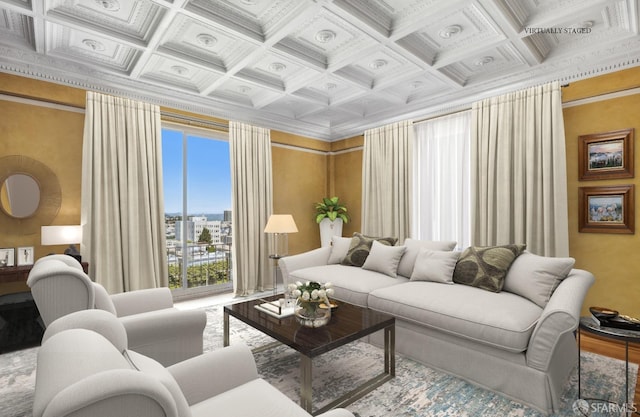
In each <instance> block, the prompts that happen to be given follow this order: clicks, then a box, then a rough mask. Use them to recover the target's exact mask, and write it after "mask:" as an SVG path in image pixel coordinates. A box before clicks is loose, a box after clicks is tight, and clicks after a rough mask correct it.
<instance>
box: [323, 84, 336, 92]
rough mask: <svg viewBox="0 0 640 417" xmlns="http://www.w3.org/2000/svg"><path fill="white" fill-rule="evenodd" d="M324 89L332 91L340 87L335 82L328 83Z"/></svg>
mask: <svg viewBox="0 0 640 417" xmlns="http://www.w3.org/2000/svg"><path fill="white" fill-rule="evenodd" d="M322 88H323V89H325V90H327V91H330V90H335V89H336V88H338V84H335V83H326V84H325V85H324V86H323V87H322Z"/></svg>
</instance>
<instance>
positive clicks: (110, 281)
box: [81, 92, 168, 293]
mask: <svg viewBox="0 0 640 417" xmlns="http://www.w3.org/2000/svg"><path fill="white" fill-rule="evenodd" d="M84 123H85V124H84V140H83V154H82V208H81V217H82V225H83V236H82V253H83V257H84V258H85V259H87V260H88V262H89V268H90V276H91V277H92V278H93V279H95V281H96V282H98V283H100V284H102V285H103V286H104V287H105V288H106V289H107V291H108V292H109V293H118V292H123V291H132V290H138V289H144V288H154V287H164V286H167V285H168V272H167V254H166V244H165V232H164V197H163V192H162V140H161V127H160V109H159V107H158V106H155V105H151V104H147V103H141V102H137V101H133V100H129V99H125V98H120V97H113V96H107V95H103V94H99V93H94V92H88V93H87V102H86V113H85V122H84Z"/></svg>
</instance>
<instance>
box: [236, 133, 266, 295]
mask: <svg viewBox="0 0 640 417" xmlns="http://www.w3.org/2000/svg"><path fill="white" fill-rule="evenodd" d="M229 152H230V154H231V189H232V197H231V200H232V224H233V230H232V239H233V254H232V256H233V268H234V274H233V288H234V293H235V295H236V296H244V295H249V294H252V293H254V292H257V291H264V290H267V289H272V288H274V286H275V284H276V283H275V282H274V276H273V275H272V274H271V273H269V254H268V238H267V235H266V234H265V233H264V228H265V226H266V224H267V220H268V219H269V216H270V215H271V213H272V210H273V185H272V176H271V136H270V131H269V130H268V129H264V128H260V127H255V126H251V125H248V124H243V123H239V122H233V121H231V122H230V123H229Z"/></svg>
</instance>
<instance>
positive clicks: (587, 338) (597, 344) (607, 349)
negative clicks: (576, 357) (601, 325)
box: [580, 332, 640, 404]
mask: <svg viewBox="0 0 640 417" xmlns="http://www.w3.org/2000/svg"><path fill="white" fill-rule="evenodd" d="M580 349H581V350H583V351H587V352H592V353H597V354H599V355H604V356H609V357H612V358H616V359H620V360H624V356H625V353H624V342H620V341H617V340H611V339H605V338H603V337H599V336H596V335H594V334H591V333H587V332H580ZM629 362H634V363H640V344H637V343H630V344H629ZM637 381H640V370H639V371H638V378H637V380H636V390H635V391H636V394H635V397H634V401H633V402H634V404H640V389H639V388H640V384H638V383H637Z"/></svg>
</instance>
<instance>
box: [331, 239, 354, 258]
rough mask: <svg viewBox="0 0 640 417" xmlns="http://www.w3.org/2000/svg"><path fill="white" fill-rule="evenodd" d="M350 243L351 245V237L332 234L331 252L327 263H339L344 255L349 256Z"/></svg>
mask: <svg viewBox="0 0 640 417" xmlns="http://www.w3.org/2000/svg"><path fill="white" fill-rule="evenodd" d="M349 245H351V238H350V237H341V236H331V253H330V254H329V260H328V261H327V264H329V265H331V264H339V263H340V262H342V260H343V259H344V257H345V256H347V252H349Z"/></svg>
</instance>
